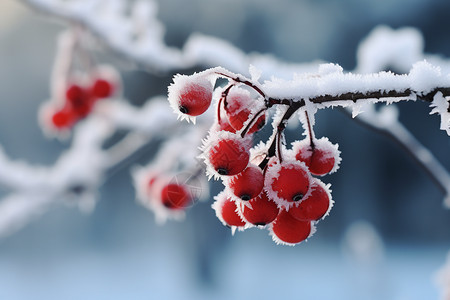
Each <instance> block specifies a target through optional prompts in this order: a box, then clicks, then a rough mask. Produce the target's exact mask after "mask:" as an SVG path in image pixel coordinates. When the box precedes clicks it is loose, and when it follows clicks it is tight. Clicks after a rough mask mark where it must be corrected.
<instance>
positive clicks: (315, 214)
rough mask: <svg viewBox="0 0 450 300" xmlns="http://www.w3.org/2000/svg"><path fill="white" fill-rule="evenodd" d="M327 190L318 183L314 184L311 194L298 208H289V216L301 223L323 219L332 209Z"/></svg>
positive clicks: (294, 206)
mask: <svg viewBox="0 0 450 300" xmlns="http://www.w3.org/2000/svg"><path fill="white" fill-rule="evenodd" d="M325 188H326V187H325V186H322V184H319V183H318V181H315V182H313V184H312V185H311V194H310V195H309V196H308V198H306V199H303V200H302V201H301V202H300V203H299V205H298V206H296V205H293V206H292V207H291V208H289V214H290V215H291V216H293V217H294V218H296V219H297V220H300V221H317V220H319V219H320V218H322V217H323V216H324V215H325V214H326V213H327V211H328V208H329V207H330V196H329V194H328V192H327V190H326V189H325Z"/></svg>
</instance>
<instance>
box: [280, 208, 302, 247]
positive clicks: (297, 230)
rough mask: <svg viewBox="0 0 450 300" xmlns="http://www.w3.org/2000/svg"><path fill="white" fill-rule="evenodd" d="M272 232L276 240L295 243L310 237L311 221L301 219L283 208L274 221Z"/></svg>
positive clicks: (289, 243)
mask: <svg viewBox="0 0 450 300" xmlns="http://www.w3.org/2000/svg"><path fill="white" fill-rule="evenodd" d="M271 233H272V238H273V240H274V241H275V242H277V243H285V244H288V245H294V244H297V243H300V242H302V241H304V240H306V239H307V238H308V237H309V235H310V234H311V222H309V221H307V222H305V221H299V220H297V219H295V218H294V217H293V216H291V215H290V214H289V213H288V212H287V211H285V210H282V211H281V212H280V213H279V214H278V217H277V218H276V219H275V221H273V223H272V228H271Z"/></svg>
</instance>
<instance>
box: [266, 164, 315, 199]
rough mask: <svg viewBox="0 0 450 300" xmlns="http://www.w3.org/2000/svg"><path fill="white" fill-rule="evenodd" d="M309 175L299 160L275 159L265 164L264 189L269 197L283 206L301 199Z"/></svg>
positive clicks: (306, 188) (308, 180)
mask: <svg viewBox="0 0 450 300" xmlns="http://www.w3.org/2000/svg"><path fill="white" fill-rule="evenodd" d="M309 185H310V175H309V172H308V170H307V168H306V166H305V164H304V163H302V162H299V161H283V162H281V163H280V162H277V161H275V162H274V163H273V164H271V165H268V166H267V170H266V177H265V183H264V186H265V189H266V191H267V194H268V196H269V198H272V199H274V200H275V202H276V203H277V204H278V205H280V206H284V207H288V206H290V205H291V204H292V202H297V201H300V200H302V199H303V197H304V196H305V195H306V193H307V192H308V189H309Z"/></svg>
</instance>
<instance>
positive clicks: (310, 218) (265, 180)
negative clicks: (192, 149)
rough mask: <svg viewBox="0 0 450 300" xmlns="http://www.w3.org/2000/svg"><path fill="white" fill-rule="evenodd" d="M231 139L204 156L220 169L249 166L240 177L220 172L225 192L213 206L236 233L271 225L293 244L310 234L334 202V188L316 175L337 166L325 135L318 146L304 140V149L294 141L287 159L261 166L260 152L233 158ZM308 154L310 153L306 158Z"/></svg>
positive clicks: (286, 152) (277, 235)
mask: <svg viewBox="0 0 450 300" xmlns="http://www.w3.org/2000/svg"><path fill="white" fill-rule="evenodd" d="M230 141H232V140H229V139H226V138H225V139H220V141H218V142H217V143H213V144H212V145H213V146H212V147H210V148H209V149H208V150H207V153H206V154H205V157H206V158H207V159H209V161H208V163H209V164H210V165H211V166H212V167H213V168H214V170H215V171H216V172H220V171H221V169H222V168H224V167H223V166H228V167H225V170H230V169H233V170H237V168H236V164H237V163H238V162H239V165H240V166H244V168H243V169H242V170H241V171H240V172H238V173H237V174H235V175H231V176H225V175H221V177H222V179H223V183H224V185H225V190H224V191H223V192H221V193H220V194H219V195H218V196H217V197H216V198H215V199H216V202H215V203H214V204H213V208H214V209H215V211H216V215H217V216H218V218H219V219H220V220H221V221H222V223H223V224H224V225H227V226H230V227H231V228H233V231H234V230H236V229H238V230H243V229H246V228H249V227H253V226H257V227H259V228H267V229H268V230H269V231H270V234H271V235H272V237H273V239H274V240H275V241H276V242H277V243H284V244H289V245H294V244H297V243H300V242H302V241H303V240H305V239H307V238H308V237H309V236H311V235H312V234H313V233H314V228H315V226H314V225H315V223H316V222H317V221H319V220H320V219H322V218H323V217H324V216H326V215H327V213H328V212H329V210H330V209H331V206H332V200H331V193H330V190H329V187H328V186H327V185H325V184H324V183H323V182H322V181H321V180H319V179H318V178H315V177H313V176H312V175H313V174H314V175H325V174H328V173H329V172H331V171H332V170H333V169H334V168H335V167H336V166H337V162H338V159H336V157H335V156H333V155H334V154H335V153H336V152H335V151H334V150H335V147H334V145H332V144H331V143H330V142H329V141H328V140H326V139H321V140H320V141H321V142H319V143H317V144H318V145H320V146H315V147H314V149H313V148H312V147H310V146H309V145H308V144H306V143H303V144H304V145H305V147H299V146H298V145H296V143H294V146H295V147H294V148H293V149H292V150H286V149H284V156H283V160H280V159H279V158H278V157H276V156H274V157H272V158H270V159H269V160H268V162H267V164H265V165H264V164H261V163H259V164H258V165H257V164H255V162H259V160H258V156H259V155H260V154H258V152H257V153H256V154H255V153H254V152H255V151H249V150H248V149H247V150H241V151H242V153H240V154H239V156H240V157H244V156H245V155H243V153H246V154H247V155H246V157H247V160H245V159H242V158H241V159H239V160H233V161H230V160H229V158H230V157H232V156H235V153H236V152H234V150H231V149H232V148H231V147H228V146H225V145H226V144H227V143H229V142H230ZM234 143H235V141H233V144H234ZM299 143H302V142H299ZM323 145H327V146H329V147H332V148H333V150H331V151H330V149H327V148H325V147H323ZM241 146H242V145H241ZM240 149H243V147H242V148H240ZM294 149H295V150H294ZM218 153H221V155H220V156H219V155H218ZM305 153H306V154H307V155H306V157H305V156H302V154H305ZM252 154H253V155H252ZM230 164H232V165H230ZM239 169H240V168H239ZM313 169H314V171H312V170H313ZM318 170H319V171H318ZM234 172H235V171H233V172H231V173H232V174H233V173H234Z"/></svg>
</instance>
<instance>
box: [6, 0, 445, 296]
mask: <svg viewBox="0 0 450 300" xmlns="http://www.w3.org/2000/svg"><path fill="white" fill-rule="evenodd" d="M158 4H159V17H160V19H161V20H162V22H163V23H164V24H165V25H166V42H167V43H168V44H169V45H173V46H182V45H183V44H184V41H185V40H186V38H187V37H188V36H189V35H190V34H191V33H192V32H201V33H204V34H208V35H213V36H217V37H220V38H223V39H225V40H228V41H229V42H231V43H232V44H234V45H236V46H238V47H240V48H241V49H242V50H244V51H245V52H260V53H272V54H273V55H275V56H276V57H278V58H280V59H283V60H286V61H291V62H299V63H301V62H310V61H314V60H324V61H329V62H334V63H338V64H340V65H342V66H343V67H344V69H346V70H352V69H353V68H355V64H356V60H355V55H356V50H357V46H358V43H359V42H360V41H361V40H362V39H363V38H364V37H365V36H366V35H367V34H368V33H369V32H370V31H371V30H372V29H373V28H374V27H376V26H377V25H380V24H386V25H389V26H391V27H393V28H399V27H404V26H413V27H416V28H418V29H419V30H420V31H421V32H422V33H423V35H424V40H425V51H426V52H427V53H433V54H439V55H442V56H444V57H450V39H449V33H448V30H447V29H448V26H446V25H445V24H446V23H447V20H448V16H447V13H448V11H449V10H450V2H448V1H444V0H441V1H439V0H390V1H377V0H363V1H361V0H319V1H318V0H315V1H313V0H301V1H298V0H280V1H269V0H264V1H261V0H258V1H257V0H247V1H238V0H228V1H218V0H190V1H188V2H186V1H185V0H165V1H163V0H160V1H158ZM64 28H65V26H64V24H59V23H57V22H55V21H53V20H51V19H50V18H48V17H46V16H42V15H39V14H38V13H35V12H33V11H32V10H30V9H29V8H27V7H25V6H23V5H22V3H21V2H20V1H14V0H2V1H1V2H0V144H1V145H2V147H3V148H4V150H5V152H6V153H7V154H8V155H9V156H10V157H11V158H13V159H20V160H24V161H27V162H29V163H31V164H39V165H51V164H52V163H53V162H54V161H55V160H56V159H57V157H58V155H59V154H60V153H61V152H62V151H63V150H64V149H66V148H67V147H68V146H69V145H70V141H65V142H61V141H57V140H49V139H46V138H45V137H44V135H43V133H42V131H41V129H40V128H39V126H38V122H37V110H38V108H39V106H40V104H41V103H42V102H43V101H46V99H48V97H49V77H50V72H51V67H52V63H53V58H54V55H55V45H56V37H57V34H58V33H59V32H60V31H61V30H62V29H64ZM105 60H110V61H113V62H114V63H116V65H117V66H118V67H119V68H120V70H121V71H122V76H123V78H124V82H125V85H124V86H125V95H126V96H127V97H128V98H129V99H130V101H131V102H133V103H135V104H136V105H140V104H142V103H143V102H144V101H145V100H146V99H147V98H149V97H152V96H154V95H159V94H165V93H166V91H167V86H168V85H169V83H170V82H171V76H172V74H167V75H161V76H155V75H151V74H147V73H145V72H143V71H136V70H135V69H134V68H133V67H132V66H131V65H130V64H129V63H126V62H123V61H121V60H120V59H119V58H117V57H110V56H107V57H105ZM190 72H191V71H190ZM399 107H400V119H401V120H402V121H403V123H404V124H405V125H406V127H407V128H409V129H410V130H411V131H412V132H413V134H414V135H415V136H416V137H417V138H418V139H419V140H420V141H421V142H422V143H423V144H424V145H425V146H426V147H428V148H429V149H430V150H431V151H432V152H433V153H434V154H435V155H436V157H437V158H438V160H439V161H440V162H441V163H442V164H443V165H444V166H445V167H446V168H447V169H448V170H450V155H449V149H450V139H449V138H448V136H447V135H446V133H445V132H444V131H442V130H439V119H438V116H437V115H433V116H429V115H428V114H429V111H430V109H429V107H428V105H427V104H425V103H402V104H400V105H399ZM316 134H317V136H318V137H320V136H328V137H329V138H330V140H331V141H332V142H337V143H339V145H340V150H341V151H342V158H343V162H342V164H341V168H340V170H339V172H337V173H335V174H332V175H329V176H327V177H325V178H324V181H325V182H328V183H331V184H332V190H333V198H334V200H335V206H334V208H333V210H332V211H331V214H330V215H329V216H328V217H327V218H326V219H325V220H324V221H322V222H320V223H319V224H318V228H317V229H318V230H317V232H316V234H315V235H314V236H313V237H312V238H311V239H310V240H308V242H306V243H302V244H300V245H298V246H296V247H287V246H277V245H275V243H273V242H272V240H271V239H270V237H269V236H268V235H267V231H265V230H256V229H252V230H248V231H245V232H243V233H237V234H236V235H235V236H234V237H232V236H231V233H230V231H229V229H227V228H226V227H224V226H222V225H221V224H220V222H219V221H218V220H217V219H216V217H215V215H214V212H213V210H212V209H211V208H210V204H211V202H212V201H209V202H206V203H199V204H197V205H196V206H194V207H193V208H191V209H190V211H189V212H188V214H187V218H186V220H185V221H184V222H182V223H179V222H168V223H167V224H165V225H164V226H157V225H156V224H155V222H154V216H153V214H152V213H151V212H149V211H147V210H146V209H144V208H143V207H141V206H139V205H138V204H137V203H136V201H135V193H134V189H133V186H132V180H131V177H130V173H129V168H123V169H122V170H120V172H116V173H114V174H113V176H111V177H109V178H107V180H106V182H105V184H104V185H103V186H102V188H101V190H100V191H99V199H100V201H99V203H98V206H97V208H96V209H95V211H94V212H93V213H92V214H91V215H83V214H81V213H79V211H77V210H76V209H73V208H70V207H66V206H64V205H54V206H52V207H51V209H50V211H48V212H47V213H45V214H44V215H43V217H41V218H39V219H37V220H35V221H33V222H32V223H30V224H29V225H28V226H26V227H25V228H24V229H22V230H20V231H19V232H17V233H15V234H13V235H11V236H9V237H6V238H3V239H1V240H0V299H156V298H157V299H231V298H233V299H244V298H245V299H273V298H274V297H276V298H278V299H398V300H400V299H401V300H403V299H408V300H409V299H437V298H438V296H439V289H438V287H437V286H436V284H435V279H434V278H435V274H436V271H437V270H438V269H439V268H440V267H441V266H442V265H443V264H444V262H445V259H446V255H447V252H448V251H449V250H450V212H449V211H447V210H445V209H444V208H443V206H442V200H443V195H442V194H441V192H440V191H439V189H438V188H437V186H435V185H434V184H433V182H432V181H431V180H430V178H429V177H427V175H426V174H425V173H424V172H423V171H422V170H421V169H420V168H419V167H418V166H417V165H415V164H414V162H413V160H412V159H411V158H410V157H409V156H408V155H407V154H406V153H405V152H403V151H402V149H400V148H399V147H398V146H397V145H396V144H394V143H393V142H392V141H390V140H388V139H386V138H385V137H383V136H380V135H379V134H377V133H375V132H372V131H369V130H367V129H366V128H363V127H361V126H360V125H358V124H357V123H356V122H354V121H352V120H351V119H349V118H348V117H347V116H346V115H344V114H343V113H341V112H340V111H338V110H326V111H320V112H319V113H318V115H317V117H316ZM300 135H301V133H300V132H299V131H298V130H297V131H293V130H291V131H288V140H289V141H293V140H294V139H299V138H300ZM155 151H156V148H155V149H151V150H150V151H149V153H148V154H146V155H144V156H142V157H139V158H137V159H136V160H135V161H134V162H133V164H146V163H147V161H148V160H149V158H151V157H152V155H153V154H154V153H155ZM220 189H221V185H220V184H219V183H212V194H213V195H214V194H216V193H217V192H218V191H219V190H220ZM5 193H6V191H5V190H0V195H4V194H5Z"/></svg>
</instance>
